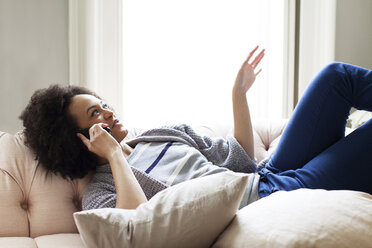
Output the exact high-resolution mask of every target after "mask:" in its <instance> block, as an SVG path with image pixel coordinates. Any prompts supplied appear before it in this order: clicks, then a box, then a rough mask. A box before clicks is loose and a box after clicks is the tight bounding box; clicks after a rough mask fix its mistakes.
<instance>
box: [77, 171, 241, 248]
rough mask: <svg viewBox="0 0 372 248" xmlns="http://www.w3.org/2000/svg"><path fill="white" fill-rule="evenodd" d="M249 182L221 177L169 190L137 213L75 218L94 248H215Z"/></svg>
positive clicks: (91, 214)
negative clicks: (214, 242)
mask: <svg viewBox="0 0 372 248" xmlns="http://www.w3.org/2000/svg"><path fill="white" fill-rule="evenodd" d="M247 180H248V175H246V174H242V173H233V172H223V173H218V174H214V175H210V176H205V177H201V178H197V179H193V180H189V181H186V182H183V183H180V184H177V185H175V186H172V187H169V188H167V189H165V190H163V191H161V192H159V193H158V194H156V195H155V196H154V197H153V198H151V199H150V200H149V201H148V202H146V203H143V204H141V205H140V206H138V208H137V209H135V210H125V209H109V208H104V209H95V210H86V211H82V212H78V213H75V214H74V218H75V222H76V224H77V226H78V229H79V232H80V234H81V236H82V239H83V242H84V243H85V245H86V246H87V247H90V248H94V247H97V248H104V247H153V248H156V247H161V248H166V247H172V248H173V247H178V248H182V247H210V245H211V244H212V243H213V241H214V240H215V239H216V237H217V236H218V234H219V233H220V232H222V231H223V230H224V228H225V227H226V226H227V225H228V223H229V222H230V221H231V219H232V218H233V217H234V215H235V213H236V211H237V209H238V207H239V204H240V201H241V199H242V195H243V193H244V191H245V187H246V184H247Z"/></svg>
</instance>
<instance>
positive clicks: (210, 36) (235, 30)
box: [122, 0, 286, 127]
mask: <svg viewBox="0 0 372 248" xmlns="http://www.w3.org/2000/svg"><path fill="white" fill-rule="evenodd" d="M284 2H285V1H283V0H250V1H247V0H228V1H227V0H218V1H216V0H202V1H201V0H188V1H175V0H157V1H153V0H124V2H123V6H122V7H123V32H122V33H123V38H122V40H123V116H122V119H123V121H124V122H126V123H127V125H129V126H144V127H147V126H157V125H163V124H174V123H189V124H206V125H209V124H214V123H225V122H227V123H232V106H231V89H232V86H233V83H234V80H235V76H236V74H237V72H238V70H239V68H240V66H241V64H242V62H243V61H244V60H245V58H246V56H247V55H248V53H249V52H250V50H251V49H253V48H254V47H255V46H256V45H260V46H261V48H265V49H266V57H265V58H264V59H263V60H262V62H261V64H260V66H259V67H260V68H262V69H263V71H262V73H261V74H260V75H259V77H258V79H257V81H256V83H255V85H254V86H253V87H252V88H251V90H250V92H249V93H248V99H249V104H250V108H251V114H252V118H253V119H261V118H281V117H282V116H283V112H282V109H283V106H282V102H283V94H282V92H283V68H284V67H285V66H286V65H285V64H284V61H283V46H284V44H283V39H284V27H283V26H284Z"/></svg>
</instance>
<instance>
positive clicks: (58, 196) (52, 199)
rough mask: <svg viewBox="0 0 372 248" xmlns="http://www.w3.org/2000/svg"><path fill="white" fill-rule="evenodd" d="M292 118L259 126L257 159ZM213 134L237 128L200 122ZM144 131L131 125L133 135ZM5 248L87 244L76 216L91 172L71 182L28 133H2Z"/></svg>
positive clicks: (0, 213) (1, 238) (0, 241)
mask: <svg viewBox="0 0 372 248" xmlns="http://www.w3.org/2000/svg"><path fill="white" fill-rule="evenodd" d="M285 124H286V120H277V121H270V122H268V121H260V122H257V123H255V125H254V135H255V145H256V150H255V154H256V158H257V160H258V161H260V160H262V159H263V158H265V157H266V156H268V155H269V154H270V153H271V152H272V151H273V149H274V147H275V146H276V144H277V142H278V140H279V137H280V134H281V133H282V131H283V129H284V126H285ZM195 129H196V130H197V131H198V132H199V133H201V134H205V135H209V136H212V137H215V136H222V137H226V136H227V135H229V134H232V128H231V126H214V127H207V126H199V127H195ZM139 132H140V129H130V133H129V135H128V138H130V137H133V136H135V135H137V134H138V133H139ZM0 151H1V152H0V247H83V244H82V242H81V240H80V237H79V235H78V234H77V229H76V226H75V224H74V221H73V218H72V214H73V213H74V212H76V211H79V210H81V199H82V196H83V194H84V191H85V189H86V187H87V184H88V182H89V179H90V177H91V175H89V176H87V177H85V178H83V179H79V180H73V181H71V180H67V179H66V180H65V179H62V178H61V177H59V176H56V175H54V174H51V173H46V171H45V170H44V169H43V167H42V166H41V165H40V164H38V162H37V161H36V160H35V159H34V155H33V154H32V152H31V151H30V150H29V149H28V148H27V147H26V146H25V145H24V143H23V137H22V133H17V134H15V135H11V134H7V133H4V132H0Z"/></svg>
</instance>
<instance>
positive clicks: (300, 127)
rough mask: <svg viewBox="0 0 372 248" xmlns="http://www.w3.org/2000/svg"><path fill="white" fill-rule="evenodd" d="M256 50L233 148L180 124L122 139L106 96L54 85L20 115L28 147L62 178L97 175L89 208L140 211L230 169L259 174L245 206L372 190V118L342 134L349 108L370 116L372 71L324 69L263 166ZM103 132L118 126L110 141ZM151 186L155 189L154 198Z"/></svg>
mask: <svg viewBox="0 0 372 248" xmlns="http://www.w3.org/2000/svg"><path fill="white" fill-rule="evenodd" d="M257 49H258V47H256V48H255V49H254V50H253V51H252V52H251V53H250V55H249V56H248V58H247V59H246V61H245V62H244V63H243V65H242V67H241V69H240V71H239V73H238V76H237V78H236V81H235V84H234V86H233V90H232V100H233V112H234V137H230V138H229V139H228V140H227V141H224V140H222V139H217V140H214V139H213V140H212V139H210V138H208V137H201V136H199V135H198V134H196V133H195V132H194V131H193V130H192V129H190V128H189V127H188V126H186V125H181V126H174V127H163V128H159V129H153V130H149V131H147V132H145V133H143V134H142V135H140V136H139V137H136V138H135V139H133V140H131V141H128V142H127V143H125V142H121V141H123V139H124V138H125V137H126V135H127V133H128V132H127V130H126V129H125V127H124V125H123V124H122V123H121V122H120V121H119V120H118V119H117V117H116V116H115V114H114V113H113V111H112V110H111V109H110V108H109V107H108V106H107V104H105V103H104V102H103V101H102V100H101V99H100V98H99V97H98V96H96V95H95V94H94V93H92V92H90V91H89V90H87V89H85V88H81V87H73V86H70V87H59V86H51V87H49V88H48V89H44V90H39V91H37V92H35V94H34V95H33V97H32V98H31V101H30V103H29V105H28V106H27V107H26V109H25V110H24V111H23V113H22V115H21V117H20V118H21V119H22V120H23V123H24V126H25V137H26V144H28V145H29V146H30V147H31V148H32V149H33V150H34V151H35V153H36V156H37V158H38V159H39V161H40V162H41V163H42V164H43V165H44V166H45V167H46V168H47V169H48V170H50V171H53V172H58V173H60V174H61V175H62V176H63V177H66V176H68V177H70V178H77V177H83V176H84V175H86V174H87V173H88V172H89V171H91V170H96V173H95V175H94V178H93V180H92V182H91V184H90V186H89V187H88V190H87V192H86V194H85V196H84V199H83V208H84V209H89V208H100V207H117V208H127V209H133V208H136V207H137V206H138V205H139V204H141V203H143V202H145V201H146V196H147V198H149V197H151V196H152V195H153V194H155V193H156V192H158V191H159V190H161V189H163V188H165V187H167V185H168V186H169V185H174V184H176V183H179V182H181V181H184V180H188V179H190V178H194V177H198V176H205V175H208V174H213V173H218V172H220V171H224V170H233V171H238V172H245V173H254V177H250V178H253V179H252V180H251V181H250V182H249V184H248V188H247V190H246V194H245V196H244V198H243V201H242V204H241V207H242V206H245V205H247V204H249V203H251V202H252V201H254V200H256V199H257V197H260V198H262V197H265V196H268V195H270V194H271V193H273V192H275V191H277V190H294V189H298V188H314V189H315V188H320V189H328V190H330V189H349V190H359V191H364V192H367V193H372V181H371V180H370V179H369V175H371V174H372V173H371V172H372V166H371V162H370V161H372V152H370V149H372V122H371V120H370V121H368V122H367V123H365V124H364V125H363V126H361V127H360V128H358V129H357V130H355V131H354V132H353V133H351V134H350V135H348V136H347V137H344V131H345V124H346V120H347V118H348V115H349V111H350V108H351V107H356V108H357V109H363V110H368V111H371V110H372V100H371V99H372V72H371V71H369V70H366V69H363V68H360V67H356V66H352V65H347V64H342V63H333V64H330V65H328V66H327V67H325V68H324V69H323V70H322V71H321V72H320V73H319V74H318V75H317V77H315V79H314V80H313V82H312V83H311V84H310V86H309V87H308V89H307V91H306V93H305V94H304V96H303V97H302V99H301V100H300V102H299V103H298V105H297V107H296V110H295V112H294V113H293V116H292V117H291V119H290V121H289V123H288V125H287V127H286V129H285V131H284V133H283V136H282V138H281V140H280V143H279V145H278V148H277V149H276V151H275V152H274V154H273V156H272V157H271V158H269V159H267V160H265V161H264V162H263V164H261V165H258V166H257V165H256V163H255V161H253V160H252V159H251V158H253V157H254V146H253V135H252V126H251V120H250V114H249V108H248V103H247V99H246V93H247V91H248V90H249V89H250V87H251V86H252V84H253V83H254V81H255V78H256V76H257V75H258V74H259V73H260V71H261V70H257V69H256V68H257V66H258V64H259V63H260V61H261V59H262V58H263V56H264V50H262V51H261V52H260V53H259V54H258V55H257V56H256V57H255V58H254V59H253V61H252V62H250V60H251V58H252V56H253V55H254V53H255V52H256V51H257ZM105 127H110V128H111V135H110V134H109V133H108V132H106V131H105V130H104V129H103V128H105ZM84 128H89V134H90V139H88V138H86V137H85V136H84V135H82V134H80V133H79V130H80V129H84ZM98 165H100V166H98ZM130 165H131V166H133V167H134V168H133V167H132V168H131V166H130ZM136 168H137V169H136ZM144 172H145V173H144ZM141 173H142V174H141ZM139 174H140V176H138V175H139ZM141 176H142V179H143V176H147V177H148V178H147V179H148V180H147V181H146V180H145V181H143V180H142V179H140V178H141ZM155 179H157V180H155ZM149 180H150V181H151V180H153V181H154V182H155V184H148V182H149ZM156 183H157V184H156ZM148 185H155V186H154V187H148ZM149 188H156V190H153V191H152V193H151V194H148V191H151V190H152V189H149ZM144 191H145V192H144ZM146 192H147V193H146ZM145 193H146V196H145Z"/></svg>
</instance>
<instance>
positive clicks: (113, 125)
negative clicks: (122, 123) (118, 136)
mask: <svg viewBox="0 0 372 248" xmlns="http://www.w3.org/2000/svg"><path fill="white" fill-rule="evenodd" d="M118 122H119V120H118V119H115V120H114V123H113V124H112V128H114V127H115V126H116V124H117V123H118Z"/></svg>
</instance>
